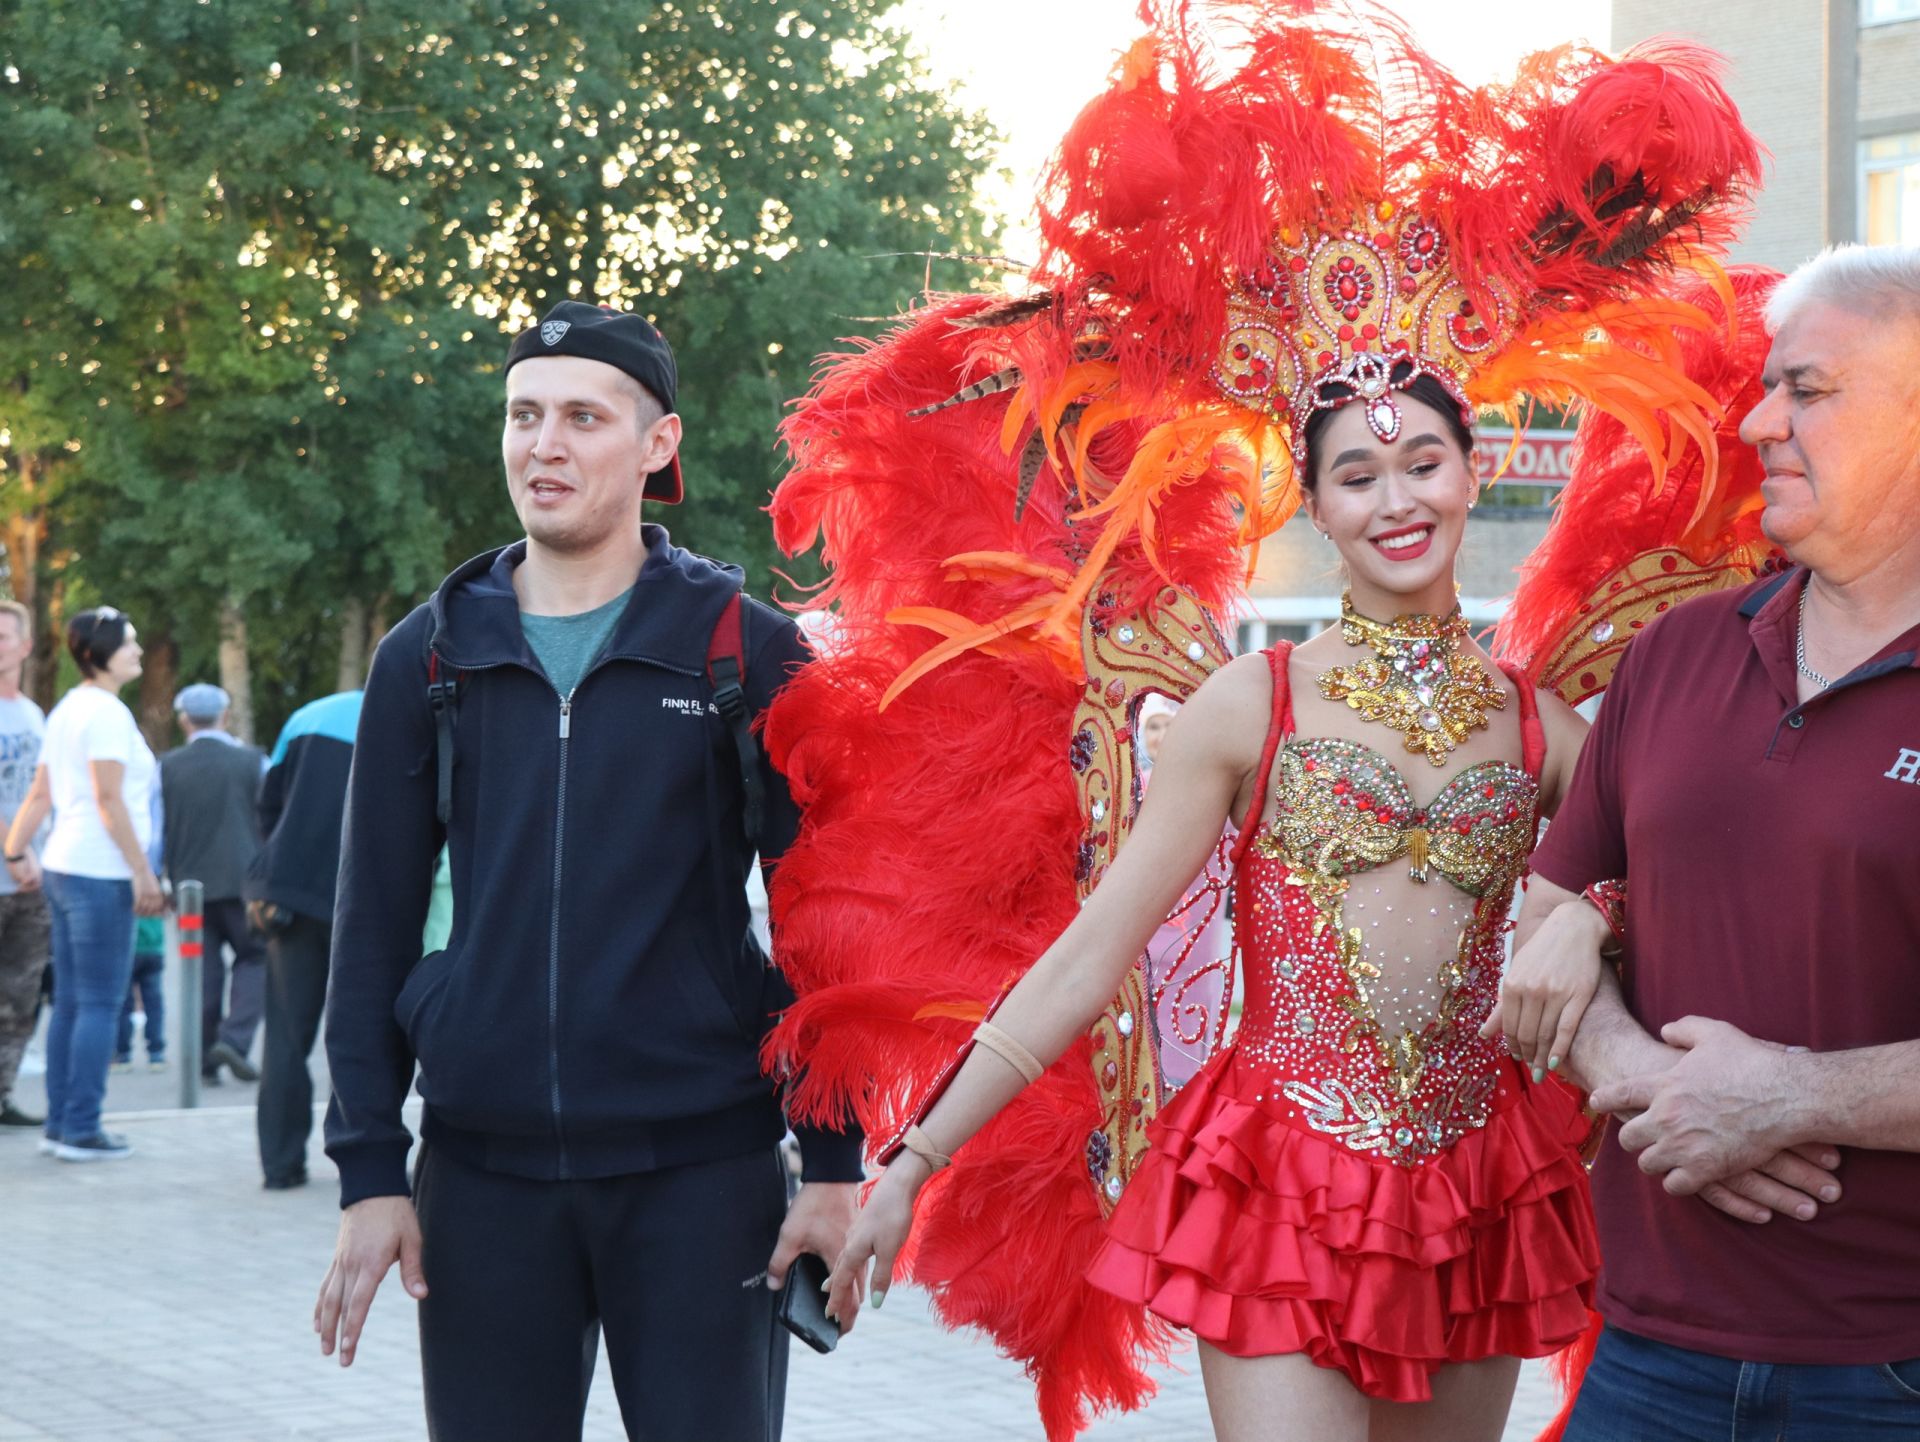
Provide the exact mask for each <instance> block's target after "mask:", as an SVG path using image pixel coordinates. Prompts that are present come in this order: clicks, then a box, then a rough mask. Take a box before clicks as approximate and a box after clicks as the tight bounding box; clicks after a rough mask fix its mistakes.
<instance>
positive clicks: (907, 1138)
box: [900, 1122, 953, 1172]
mask: <svg viewBox="0 0 1920 1442" xmlns="http://www.w3.org/2000/svg"><path fill="white" fill-rule="evenodd" d="M900 1145H901V1146H903V1147H905V1148H906V1149H907V1150H908V1151H910V1152H912V1153H913V1154H914V1155H915V1156H916V1157H918V1158H920V1160H921V1161H923V1162H925V1163H926V1164H927V1166H928V1168H929V1169H930V1170H932V1171H936V1172H937V1171H939V1170H940V1169H941V1168H942V1167H950V1166H952V1165H953V1158H952V1157H950V1156H948V1155H947V1154H946V1153H945V1152H943V1151H941V1150H940V1149H939V1148H938V1147H936V1146H935V1145H934V1144H933V1139H932V1138H931V1137H929V1136H928V1135H927V1134H926V1133H925V1132H923V1131H921V1130H920V1125H919V1123H918V1122H916V1123H914V1125H912V1126H910V1127H908V1128H907V1130H906V1134H905V1135H904V1136H902V1137H901V1138H900Z"/></svg>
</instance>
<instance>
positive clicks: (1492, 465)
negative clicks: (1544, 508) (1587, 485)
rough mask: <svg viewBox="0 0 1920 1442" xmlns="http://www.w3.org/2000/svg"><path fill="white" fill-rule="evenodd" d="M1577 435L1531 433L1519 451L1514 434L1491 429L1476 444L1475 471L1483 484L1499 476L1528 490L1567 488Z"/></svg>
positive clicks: (1527, 433) (1521, 441)
mask: <svg viewBox="0 0 1920 1442" xmlns="http://www.w3.org/2000/svg"><path fill="white" fill-rule="evenodd" d="M1573 434H1574V433H1573V432H1572V431H1527V432H1525V433H1523V434H1522V436H1521V438H1520V444H1519V446H1518V447H1515V446H1514V444H1513V432H1512V431H1510V430H1507V429H1505V428H1504V427H1502V428H1498V429H1495V428H1493V427H1488V428H1487V429H1484V430H1482V431H1481V432H1480V434H1479V437H1478V439H1477V440H1476V441H1475V443H1474V447H1473V459H1474V470H1475V472H1476V474H1478V475H1479V477H1480V479H1481V480H1482V481H1489V480H1492V479H1493V477H1494V476H1496V475H1497V476H1499V477H1500V479H1501V480H1503V481H1518V482H1519V483H1520V484H1522V485H1527V486H1563V485H1565V484H1566V483H1567V477H1568V476H1569V475H1570V474H1571V473H1572V461H1573ZM1502 466H1505V469H1504V470H1502V469H1501V467H1502Z"/></svg>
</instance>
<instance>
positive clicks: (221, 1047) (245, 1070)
mask: <svg viewBox="0 0 1920 1442" xmlns="http://www.w3.org/2000/svg"><path fill="white" fill-rule="evenodd" d="M221 1067H225V1068H226V1069H227V1070H228V1071H230V1072H232V1073H233V1074H234V1076H235V1077H236V1078H237V1079H238V1080H240V1081H244V1082H257V1081H259V1080H260V1073H259V1072H258V1071H257V1070H256V1069H255V1067H254V1065H253V1063H252V1062H250V1061H248V1060H247V1059H246V1058H245V1057H243V1056H241V1055H240V1053H239V1051H238V1050H237V1049H236V1048H235V1047H234V1046H233V1045H232V1044H231V1043H229V1042H224V1041H217V1042H215V1043H214V1044H213V1045H212V1046H210V1047H208V1048H207V1069H208V1070H209V1071H213V1072H218V1071H219V1070H220V1068H221Z"/></svg>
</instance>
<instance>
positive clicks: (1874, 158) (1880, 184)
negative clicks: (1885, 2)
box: [1860, 0, 1920, 245]
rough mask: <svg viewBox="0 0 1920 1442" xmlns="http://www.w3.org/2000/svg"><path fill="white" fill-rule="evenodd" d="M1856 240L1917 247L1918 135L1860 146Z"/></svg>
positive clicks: (1919, 205) (1919, 212)
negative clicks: (1858, 211) (1858, 233)
mask: <svg viewBox="0 0 1920 1442" xmlns="http://www.w3.org/2000/svg"><path fill="white" fill-rule="evenodd" d="M1916 3H1917V4H1920V0H1916ZM1860 238H1861V239H1862V240H1864V241H1865V242H1866V243H1867V244H1868V245H1913V244H1917V243H1920V131H1914V132H1909V133H1908V134H1906V135H1881V136H1876V137H1875V138H1874V139H1872V140H1863V141H1861V142H1860Z"/></svg>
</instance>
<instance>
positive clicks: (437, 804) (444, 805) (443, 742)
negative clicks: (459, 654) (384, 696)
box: [427, 636, 461, 827]
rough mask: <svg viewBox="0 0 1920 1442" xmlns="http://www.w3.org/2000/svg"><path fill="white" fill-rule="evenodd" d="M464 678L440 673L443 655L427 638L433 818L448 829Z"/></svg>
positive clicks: (453, 670)
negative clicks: (455, 725) (455, 728)
mask: <svg viewBox="0 0 1920 1442" xmlns="http://www.w3.org/2000/svg"><path fill="white" fill-rule="evenodd" d="M460 675H461V673H460V672H459V671H457V670H455V669H453V668H451V667H449V668H448V669H447V672H446V674H445V676H444V677H443V676H442V675H441V671H440V653H439V652H437V651H435V650H434V649H433V638H432V637H431V636H429V637H428V638H427V705H428V706H429V707H431V708H432V710H433V750H434V802H433V814H434V815H435V816H437V817H439V818H440V825H441V826H442V827H445V826H446V824H447V821H448V819H449V818H450V817H451V816H452V815H453V723H454V720H455V718H456V717H457V716H458V715H459V713H460Z"/></svg>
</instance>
